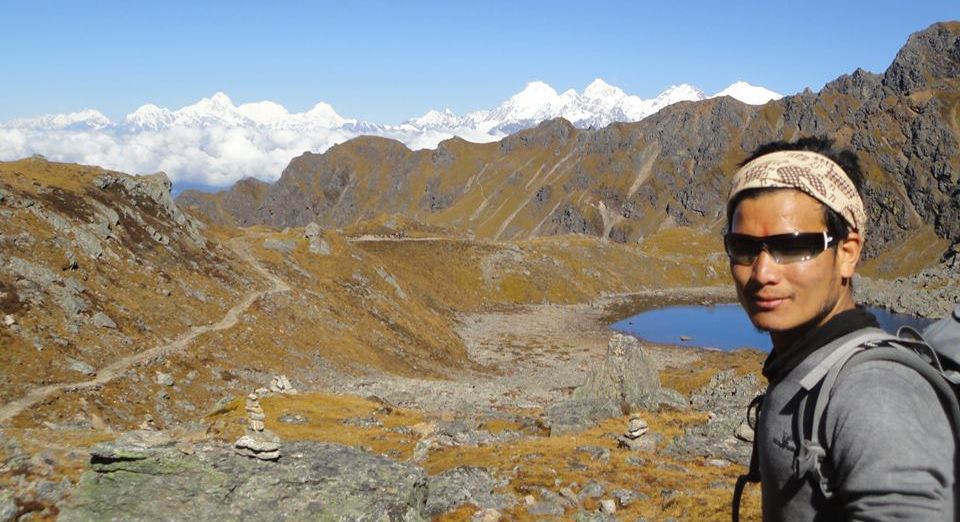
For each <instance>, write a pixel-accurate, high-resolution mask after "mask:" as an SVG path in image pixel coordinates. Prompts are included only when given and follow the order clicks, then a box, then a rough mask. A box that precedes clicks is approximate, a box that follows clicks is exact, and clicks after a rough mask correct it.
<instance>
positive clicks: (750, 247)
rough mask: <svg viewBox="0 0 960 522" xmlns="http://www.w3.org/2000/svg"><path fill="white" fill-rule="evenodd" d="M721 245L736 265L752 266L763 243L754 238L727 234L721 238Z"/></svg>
mask: <svg viewBox="0 0 960 522" xmlns="http://www.w3.org/2000/svg"><path fill="white" fill-rule="evenodd" d="M723 245H724V248H725V249H726V251H727V255H728V256H729V257H730V260H731V261H733V262H734V263H736V264H738V265H751V264H753V261H754V260H755V259H757V256H758V255H760V251H761V250H762V249H763V243H761V242H760V241H757V239H756V238H753V237H751V236H744V235H741V234H727V235H726V236H724V238H723Z"/></svg>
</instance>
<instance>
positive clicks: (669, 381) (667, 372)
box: [660, 350, 767, 395]
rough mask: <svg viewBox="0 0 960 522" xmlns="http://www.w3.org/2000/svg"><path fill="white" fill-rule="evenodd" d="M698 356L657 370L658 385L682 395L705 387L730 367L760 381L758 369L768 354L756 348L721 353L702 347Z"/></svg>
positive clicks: (740, 373)
mask: <svg viewBox="0 0 960 522" xmlns="http://www.w3.org/2000/svg"><path fill="white" fill-rule="evenodd" d="M698 355H699V357H697V359H696V360H695V361H694V362H692V363H690V364H686V365H684V366H676V367H668V368H665V369H664V370H663V371H661V372H660V384H661V385H662V386H665V387H667V388H673V389H675V390H677V391H679V392H680V393H683V394H684V395H689V394H690V393H692V392H694V391H696V390H698V389H700V388H702V387H704V386H706V385H707V383H709V382H710V379H711V378H713V376H714V375H716V374H717V373H719V372H720V371H722V370H727V369H733V370H734V373H735V375H737V376H741V375H747V374H751V373H752V374H754V375H756V376H757V378H758V379H761V380H762V378H763V377H762V374H761V372H760V370H761V369H762V368H763V361H764V360H765V359H766V357H767V354H765V353H763V352H759V351H756V350H736V351H733V352H720V351H712V350H703V351H701V352H700V353H699V354H698Z"/></svg>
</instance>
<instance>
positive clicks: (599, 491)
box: [579, 480, 606, 501]
mask: <svg viewBox="0 0 960 522" xmlns="http://www.w3.org/2000/svg"><path fill="white" fill-rule="evenodd" d="M605 492H606V490H605V489H603V486H602V485H601V484H600V483H599V482H597V481H595V480H591V481H590V482H587V484H586V485H585V486H583V489H581V490H580V495H579V496H580V500H581V501H583V500H586V499H588V498H597V497H602V496H603V494H604V493H605Z"/></svg>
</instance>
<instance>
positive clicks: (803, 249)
mask: <svg viewBox="0 0 960 522" xmlns="http://www.w3.org/2000/svg"><path fill="white" fill-rule="evenodd" d="M838 242H839V241H838V239H837V238H835V237H830V236H829V235H828V234H827V233H826V232H792V233H790V234H777V235H774V236H766V237H756V236H748V235H746V234H735V233H733V232H728V233H727V234H725V235H724V236H723V247H724V249H726V251H727V256H729V257H730V261H732V262H733V263H735V264H738V265H752V264H753V262H754V261H756V260H757V257H758V256H759V255H760V252H763V251H766V252H767V253H768V254H770V257H772V258H773V260H774V261H776V262H777V263H778V264H781V265H785V264H788V263H797V262H800V261H806V260H808V259H813V258H815V257H817V256H818V255H820V253H821V252H823V251H824V250H826V249H828V248H830V247H832V246H834V245H836V244H837V243H838Z"/></svg>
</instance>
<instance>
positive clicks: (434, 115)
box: [404, 109, 463, 129]
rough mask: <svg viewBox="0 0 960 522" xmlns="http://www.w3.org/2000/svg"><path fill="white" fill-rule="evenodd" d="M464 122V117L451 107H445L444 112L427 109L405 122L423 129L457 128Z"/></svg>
mask: <svg viewBox="0 0 960 522" xmlns="http://www.w3.org/2000/svg"><path fill="white" fill-rule="evenodd" d="M462 123H463V118H461V117H459V116H457V115H456V114H454V112H453V111H451V110H450V109H444V110H443V112H440V111H437V110H430V111H427V113H426V114H424V115H423V116H420V117H419V118H413V119H411V120H407V121H405V122H404V125H409V126H411V127H414V128H421V129H455V128H457V127H459V126H460V125H461V124H462Z"/></svg>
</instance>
